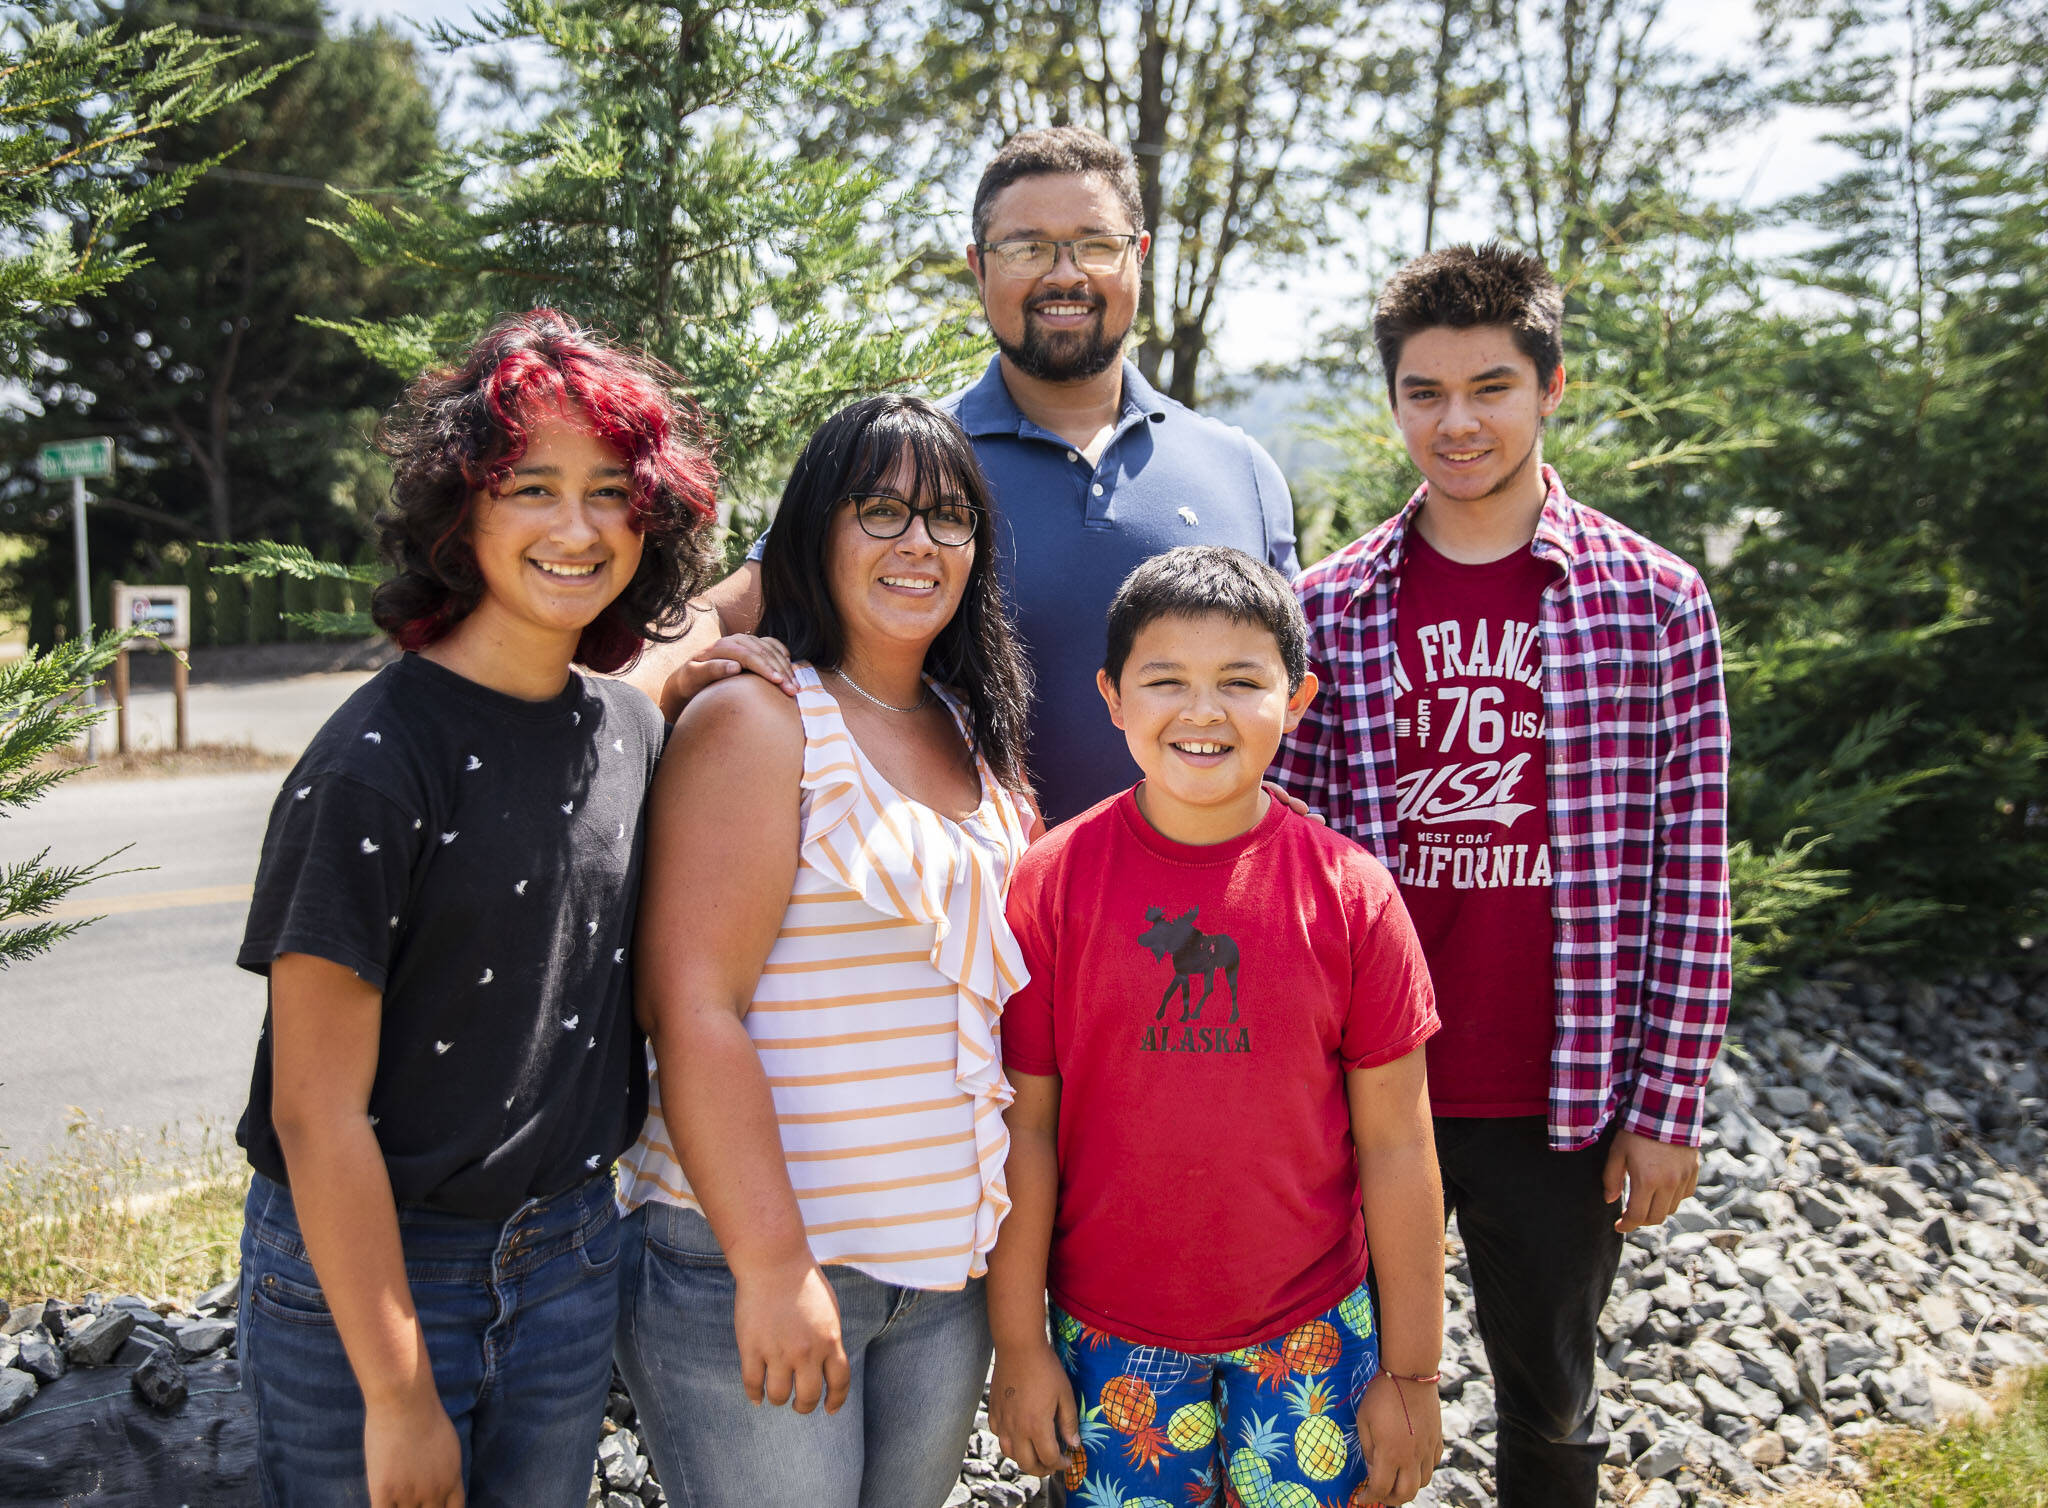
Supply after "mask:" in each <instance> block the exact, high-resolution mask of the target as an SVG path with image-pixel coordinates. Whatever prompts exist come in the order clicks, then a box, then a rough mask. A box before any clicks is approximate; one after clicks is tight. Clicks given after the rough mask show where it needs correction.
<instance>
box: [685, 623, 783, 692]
mask: <svg viewBox="0 0 2048 1508" xmlns="http://www.w3.org/2000/svg"><path fill="white" fill-rule="evenodd" d="M743 671H744V672H748V673H751V674H753V675H757V676H759V677H761V679H762V680H764V681H773V682H774V683H775V684H776V685H778V686H780V687H781V688H782V689H783V690H784V691H785V692H787V693H788V694H789V695H791V696H795V695H796V674H795V672H793V671H792V670H791V669H790V668H789V650H788V649H787V648H786V647H785V646H784V644H783V642H782V641H781V640H780V639H763V638H759V637H756V636H755V635H753V634H727V635H726V636H725V637H724V638H722V639H720V640H718V641H717V642H715V643H713V644H711V645H710V646H708V647H707V648H706V649H705V650H704V652H703V653H702V654H700V655H698V656H697V658H696V659H694V660H691V661H690V662H689V663H688V664H685V665H679V666H677V667H676V670H675V673H674V674H673V675H671V676H670V677H669V678H668V688H667V692H666V694H665V695H664V696H663V697H662V698H661V705H663V706H664V707H667V706H670V705H674V706H678V707H680V706H683V705H685V704H686V703H688V701H689V700H690V698H691V697H693V696H695V695H696V694H697V693H698V692H700V691H702V690H703V689H704V688H705V687H706V686H712V685H716V684H717V683H718V682H720V681H722V680H724V679H726V678H727V677H728V676H735V675H739V674H740V673H742V672H743Z"/></svg>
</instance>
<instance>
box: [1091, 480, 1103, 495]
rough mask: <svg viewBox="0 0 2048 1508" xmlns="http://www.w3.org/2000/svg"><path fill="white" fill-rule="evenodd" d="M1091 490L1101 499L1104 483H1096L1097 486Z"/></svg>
mask: <svg viewBox="0 0 2048 1508" xmlns="http://www.w3.org/2000/svg"><path fill="white" fill-rule="evenodd" d="M1090 490H1091V491H1092V492H1094V494H1095V495H1096V496H1097V497H1101V496H1102V483H1100V482H1097V483H1096V484H1095V485H1094V487H1093V488H1091V489H1090Z"/></svg>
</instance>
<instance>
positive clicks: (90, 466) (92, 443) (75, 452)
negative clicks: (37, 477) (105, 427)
mask: <svg viewBox="0 0 2048 1508" xmlns="http://www.w3.org/2000/svg"><path fill="white" fill-rule="evenodd" d="M37 459H38V460H40V461H41V463H42V468H43V480H44V481H46V482H62V481H68V480H69V479H70V478H72V477H80V476H112V475H113V474H114V441H113V437H112V436H110V435H95V436H93V438H91V439H90V440H57V441H54V442H52V443H51V444H48V445H45V446H44V447H43V448H42V449H41V450H40V451H39V452H37Z"/></svg>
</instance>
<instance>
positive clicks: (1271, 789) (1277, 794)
mask: <svg viewBox="0 0 2048 1508" xmlns="http://www.w3.org/2000/svg"><path fill="white" fill-rule="evenodd" d="M1265 785H1266V794H1267V795H1268V796H1271V797H1272V798H1273V799H1274V800H1275V801H1277V802H1279V803H1280V804H1281V805H1282V806H1284V807H1286V808H1287V809H1288V810H1289V811H1290V812H1292V813H1294V815H1295V816H1297V817H1306V818H1308V820H1309V821H1311V822H1320V821H1322V820H1323V819H1322V818H1321V817H1318V816H1317V815H1316V814H1315V813H1314V812H1312V811H1310V810H1309V809H1308V803H1307V802H1306V801H1304V800H1302V799H1301V798H1300V797H1299V796H1296V795H1293V794H1291V793H1289V792H1287V791H1283V790H1281V789H1280V787H1279V786H1277V785H1275V784H1273V782H1272V781H1270V780H1268V781H1267V782H1265Z"/></svg>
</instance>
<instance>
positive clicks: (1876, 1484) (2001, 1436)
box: [1790, 1371, 2048, 1508]
mask: <svg viewBox="0 0 2048 1508" xmlns="http://www.w3.org/2000/svg"><path fill="white" fill-rule="evenodd" d="M1863 1459H1864V1464H1865V1465H1867V1466H1868V1467H1869V1468H1870V1480H1869V1482H1868V1484H1867V1485H1865V1486H1863V1487H1862V1488H1861V1489H1859V1495H1860V1497H1861V1500H1862V1503H1863V1508H2048V1371H2037V1372H2035V1373H2033V1374H2032V1375H2031V1376H2029V1377H2027V1378H2025V1379H2024V1380H2023V1381H2021V1382H2020V1383H2018V1384H2017V1385H2016V1386H2014V1387H2013V1388H2011V1389H2009V1390H2008V1391H2007V1393H2006V1394H2005V1395H2004V1396H2003V1397H2002V1398H2000V1399H1999V1400H1998V1413H1997V1417H1996V1418H1995V1419H1993V1420H1992V1422H1991V1423H1990V1424H1983V1425H1977V1424H1972V1425H1957V1426H1954V1427H1953V1428H1950V1429H1947V1430H1944V1431H1942V1432H1941V1433H1940V1434H1936V1435H1923V1434H1920V1433H1918V1432H1916V1431H1912V1430H1888V1431H1886V1432H1885V1433H1884V1434H1882V1435H1879V1436H1877V1437H1876V1438H1875V1439H1874V1440H1873V1441H1872V1442H1871V1443H1870V1445H1869V1446H1868V1447H1867V1448H1866V1450H1865V1451H1864V1455H1863ZM1790 1501H1795V1502H1796V1501H1799V1499H1798V1498H1796V1497H1795V1498H1794V1499H1792V1500H1790Z"/></svg>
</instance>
